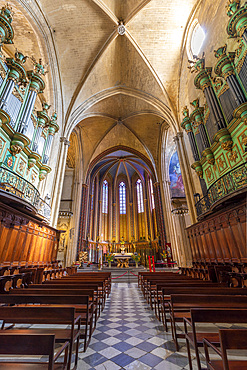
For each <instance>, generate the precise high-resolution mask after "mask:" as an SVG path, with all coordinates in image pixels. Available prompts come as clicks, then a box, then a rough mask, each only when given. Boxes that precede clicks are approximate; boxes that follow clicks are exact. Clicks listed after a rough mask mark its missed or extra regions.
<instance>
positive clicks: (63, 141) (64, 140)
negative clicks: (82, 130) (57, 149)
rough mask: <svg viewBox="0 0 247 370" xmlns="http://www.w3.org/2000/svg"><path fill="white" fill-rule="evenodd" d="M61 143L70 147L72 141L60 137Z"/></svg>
mask: <svg viewBox="0 0 247 370" xmlns="http://www.w3.org/2000/svg"><path fill="white" fill-rule="evenodd" d="M60 143H64V145H68V146H70V141H69V140H68V139H67V138H66V137H65V136H61V137H60Z"/></svg>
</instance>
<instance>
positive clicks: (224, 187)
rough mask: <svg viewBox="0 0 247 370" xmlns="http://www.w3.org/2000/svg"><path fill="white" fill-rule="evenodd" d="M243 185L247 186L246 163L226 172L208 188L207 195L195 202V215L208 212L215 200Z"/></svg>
mask: <svg viewBox="0 0 247 370" xmlns="http://www.w3.org/2000/svg"><path fill="white" fill-rule="evenodd" d="M244 187H247V163H244V164H241V165H240V166H238V167H236V168H234V169H232V170H231V171H229V172H227V173H226V174H225V175H223V176H221V177H220V178H219V179H218V180H217V181H215V182H214V183H213V184H212V185H211V186H210V187H209V188H208V192H207V195H205V196H204V197H203V198H201V199H200V200H199V201H198V202H197V203H196V204H195V206H196V211H197V216H198V217H199V216H201V215H203V214H204V213H206V212H208V211H209V210H210V209H211V208H212V206H213V205H214V204H215V203H216V202H218V201H219V200H221V199H223V198H224V197H226V196H227V195H229V194H231V193H233V192H235V191H237V190H240V189H242V188H244Z"/></svg>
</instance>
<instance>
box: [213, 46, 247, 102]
mask: <svg viewBox="0 0 247 370" xmlns="http://www.w3.org/2000/svg"><path fill="white" fill-rule="evenodd" d="M226 48H227V46H226V45H225V46H223V47H220V48H219V49H217V50H215V52H214V55H215V57H216V58H217V59H218V61H217V64H216V66H215V73H216V74H217V75H218V76H221V77H223V78H224V79H225V80H226V82H227V84H228V86H229V88H230V90H231V93H232V95H233V96H234V99H235V101H236V103H237V105H241V104H243V103H245V102H246V97H245V95H244V92H243V91H242V88H241V86H240V84H239V82H238V79H237V76H236V73H235V68H234V59H235V52H234V53H227V54H226Z"/></svg>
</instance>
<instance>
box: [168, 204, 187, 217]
mask: <svg viewBox="0 0 247 370" xmlns="http://www.w3.org/2000/svg"><path fill="white" fill-rule="evenodd" d="M187 213H189V210H188V208H187V207H186V206H181V207H178V208H174V209H172V214H173V215H180V216H182V215H185V214H187Z"/></svg>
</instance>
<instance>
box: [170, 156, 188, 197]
mask: <svg viewBox="0 0 247 370" xmlns="http://www.w3.org/2000/svg"><path fill="white" fill-rule="evenodd" d="M169 176H170V182H171V185H170V190H171V197H172V198H181V197H185V192H184V184H183V179H182V174H181V169H180V164H179V160H178V153H177V152H175V153H174V154H173V155H172V157H171V160H170V165H169Z"/></svg>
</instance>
